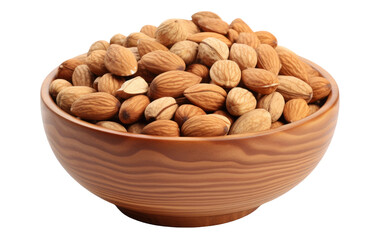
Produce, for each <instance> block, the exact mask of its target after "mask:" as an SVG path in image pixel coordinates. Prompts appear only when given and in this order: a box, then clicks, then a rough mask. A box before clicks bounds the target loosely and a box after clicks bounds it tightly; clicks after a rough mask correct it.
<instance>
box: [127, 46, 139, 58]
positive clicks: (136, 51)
mask: <svg viewBox="0 0 382 240" xmlns="http://www.w3.org/2000/svg"><path fill="white" fill-rule="evenodd" d="M127 49H129V50H130V52H132V53H133V55H134V57H135V60H137V61H139V60H141V55H139V52H138V47H129V48H127Z"/></svg>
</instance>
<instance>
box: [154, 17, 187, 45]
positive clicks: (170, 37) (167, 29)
mask: <svg viewBox="0 0 382 240" xmlns="http://www.w3.org/2000/svg"><path fill="white" fill-rule="evenodd" d="M187 24H188V23H186V22H185V21H184V20H183V19H169V20H166V21H164V22H162V23H161V24H160V25H159V26H158V28H157V30H156V32H155V38H156V40H157V41H158V42H160V43H161V44H163V45H165V46H166V47H169V46H171V45H173V44H174V43H176V42H180V41H183V40H186V39H187V37H188V36H189V35H190V29H189V25H187Z"/></svg>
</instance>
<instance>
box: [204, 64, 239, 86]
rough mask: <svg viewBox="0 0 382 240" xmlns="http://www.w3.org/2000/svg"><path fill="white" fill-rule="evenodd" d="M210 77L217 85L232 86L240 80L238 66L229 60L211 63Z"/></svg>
mask: <svg viewBox="0 0 382 240" xmlns="http://www.w3.org/2000/svg"><path fill="white" fill-rule="evenodd" d="M210 77H211V80H212V82H213V83H215V84H216V85H218V86H221V87H223V88H233V87H236V86H237V85H238V84H239V82H240V79H241V71H240V67H239V65H237V63H236V62H234V61H231V60H219V61H216V62H215V63H214V64H213V65H212V67H211V69H210Z"/></svg>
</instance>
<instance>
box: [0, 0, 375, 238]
mask: <svg viewBox="0 0 382 240" xmlns="http://www.w3.org/2000/svg"><path fill="white" fill-rule="evenodd" d="M378 3H379V1H368V0H364V1H333V0H331V1H323V0H322V1H291V0H290V1H281V0H273V1H240V0H235V1H226V2H223V1H216V2H213V1H206V0H203V1H195V0H194V1H184V2H181V1H165V0H161V1H148V0H147V1H112V0H109V1H78V0H77V1H72V0H66V1H38V0H36V1H2V2H1V3H0V12H1V13H0V24H1V25H0V26H1V39H0V41H1V45H0V46H1V52H0V61H1V65H0V66H1V77H0V78H1V79H0V83H1V85H0V91H1V93H0V98H1V102H0V103H1V118H0V121H1V133H0V136H1V145H0V146H1V151H0V156H1V160H0V191H1V193H0V195H1V197H0V229H1V230H0V239H153V238H156V239H166V240H170V239H293V240H297V239H382V232H381V230H378V227H381V225H382V218H381V215H382V205H381V202H382V197H381V195H382V194H381V193H382V187H381V183H382V174H381V172H382V157H381V152H380V151H381V134H382V130H381V123H380V122H381V101H380V99H381V94H380V91H381V88H382V83H381V82H382V79H381V74H380V68H381V55H382V47H381V42H382V36H381V31H382V30H381V29H382V28H381V24H380V23H381V22H382V17H381V14H380V7H378V5H377V4H378ZM201 10H210V11H214V12H216V13H218V14H219V15H220V16H221V17H222V18H223V19H224V20H226V21H227V22H230V21H231V20H233V19H234V18H237V17H241V18H242V19H244V20H245V21H246V22H247V23H249V24H250V25H251V27H252V28H253V29H254V30H268V31H270V32H272V33H273V34H275V35H276V37H277V38H278V40H279V44H280V45H282V46H286V47H288V48H290V49H292V50H294V51H295V52H296V53H298V54H299V55H301V56H303V57H305V58H307V59H310V60H312V61H313V62H316V63H317V64H319V65H320V66H322V67H323V68H324V69H326V70H327V71H328V72H329V73H331V75H332V76H333V77H334V78H335V79H336V80H337V83H338V85H339V88H340V94H341V106H340V115H339V120H338V125H337V129H336V132H335V135H334V138H333V140H332V143H331V145H330V146H329V149H328V151H327V153H326V154H325V156H324V158H323V159H322V161H321V162H320V164H319V165H318V166H317V168H316V169H315V170H314V171H313V172H312V173H311V174H310V175H309V176H308V177H307V178H306V179H305V180H304V181H303V182H302V183H301V184H299V185H298V186H297V187H295V188H294V189H292V190H291V191H289V192H288V193H286V194H285V195H283V196H281V197H279V198H277V199H276V200H273V201H271V202H269V203H266V204H264V205H263V206H261V207H260V208H259V209H258V210H256V211H255V212H253V213H252V214H250V215H249V216H247V217H244V218H242V219H240V220H237V221H234V222H231V223H226V224H222V225H218V226H212V227H203V228H187V229H185V228H169V227H158V226H153V225H149V224H145V223H141V222H138V221H135V220H132V219H130V218H127V217H125V216H124V215H123V214H122V213H120V212H119V211H118V210H117V209H116V207H115V206H113V205H112V204H109V203H107V202H105V201H103V200H102V199H100V198H98V197H96V196H95V195H93V194H91V193H90V192H88V191H87V190H86V189H84V188H83V187H81V186H80V185H79V184H78V183H77V182H76V181H75V180H73V179H72V178H71V177H70V176H69V175H68V174H67V173H66V172H65V170H64V169H63V168H62V167H61V165H60V164H59V163H58V161H57V160H56V159H55V156H54V155H53V153H52V151H51V149H50V147H49V144H48V142H47V140H46V137H45V133H44V130H43V127H42V121H41V115H40V105H39V104H40V102H39V101H40V99H39V94H40V92H39V90H40V85H41V83H42V81H43V79H44V78H45V76H46V75H47V74H48V73H49V72H50V71H51V70H52V69H53V68H55V67H56V66H58V64H60V63H61V62H62V61H64V60H66V59H68V58H71V57H73V56H75V55H77V54H80V53H83V52H86V51H87V50H88V48H89V46H90V44H91V43H93V42H94V41H96V40H101V39H104V40H109V39H110V37H111V36H112V35H114V34H116V33H123V34H125V35H128V34H129V33H130V32H134V31H139V29H140V27H141V26H143V25H145V24H153V25H159V23H160V22H162V21H164V20H166V19H168V18H190V16H191V15H192V14H193V13H194V12H197V11H201Z"/></svg>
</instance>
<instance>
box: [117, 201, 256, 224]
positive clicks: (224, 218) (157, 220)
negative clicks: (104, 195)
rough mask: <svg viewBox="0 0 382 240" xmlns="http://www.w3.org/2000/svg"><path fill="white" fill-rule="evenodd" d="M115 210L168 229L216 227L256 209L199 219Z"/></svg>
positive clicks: (124, 209) (120, 208) (121, 209)
mask: <svg viewBox="0 0 382 240" xmlns="http://www.w3.org/2000/svg"><path fill="white" fill-rule="evenodd" d="M117 208H118V209H119V210H120V211H121V212H122V213H123V214H125V215H126V216H128V217H130V218H133V219H135V220H138V221H141V222H145V223H150V224H154V225H161V226H169V227H203V226H211V225H217V224H222V223H226V222H231V221H234V220H236V219H239V218H242V217H244V216H246V215H248V214H250V213H251V212H253V211H255V210H256V209H257V208H258V207H255V208H252V209H249V210H245V211H240V212H234V213H228V214H222V215H216V216H201V217H178V216H166V215H155V214H148V213H142V212H137V211H133V210H130V209H127V208H123V207H119V206H117Z"/></svg>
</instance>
